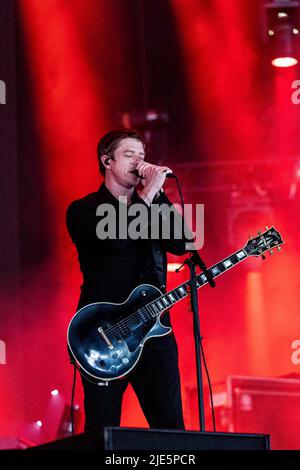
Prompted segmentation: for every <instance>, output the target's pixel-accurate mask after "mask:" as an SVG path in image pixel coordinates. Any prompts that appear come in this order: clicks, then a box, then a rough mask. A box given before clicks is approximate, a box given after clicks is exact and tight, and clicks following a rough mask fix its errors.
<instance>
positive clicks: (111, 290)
mask: <svg viewBox="0 0 300 470" xmlns="http://www.w3.org/2000/svg"><path fill="white" fill-rule="evenodd" d="M132 202H133V203H137V202H138V203H140V204H143V205H145V206H146V204H145V203H144V201H143V200H142V199H141V198H139V196H138V195H137V193H136V192H135V193H134V196H133V201H132ZM103 203H110V204H112V205H113V206H114V207H115V209H116V214H117V219H118V207H119V201H118V200H117V199H116V198H115V197H114V196H113V195H112V194H111V193H110V191H109V190H108V189H107V187H106V186H105V184H102V185H101V186H100V188H99V190H98V191H97V192H94V193H91V194H88V195H87V196H85V197H84V198H82V199H79V200H76V201H73V202H72V203H71V204H70V206H69V207H68V209H67V215H66V221H67V227H68V231H69V233H70V236H71V238H72V240H73V242H74V243H75V245H76V247H77V251H78V260H79V263H80V269H81V271H82V273H83V285H82V293H81V296H80V301H79V306H78V307H82V306H83V305H86V304H87V303H92V302H97V301H102V302H103V301H108V302H123V301H124V300H125V299H126V298H127V297H128V295H129V294H130V292H131V291H132V290H133V289H134V287H136V286H137V285H139V284H142V283H149V284H153V285H155V286H157V287H159V288H162V289H164V286H162V284H163V282H161V280H162V279H165V278H166V252H167V251H169V252H171V253H175V254H178V255H180V254H183V253H184V252H185V242H184V240H182V239H176V240H175V239H171V238H170V239H169V240H162V239H160V240H155V241H152V240H150V239H137V240H132V239H130V238H126V239H109V238H106V239H105V240H100V239H99V238H98V237H97V234H96V226H97V223H98V222H99V220H100V218H99V216H97V215H96V209H97V207H98V206H99V205H100V204H103ZM155 204H167V205H168V206H171V203H170V201H169V200H168V198H167V196H166V195H165V193H162V194H161V195H160V196H159V197H158V198H157V199H156V200H155ZM146 207H147V209H148V206H146ZM128 222H130V217H129V218H128ZM171 233H172V231H171ZM153 252H154V253H155V258H156V259H154V256H153ZM157 258H159V259H157ZM159 261H161V262H159ZM160 270H161V271H163V272H161V273H159V271H160ZM159 274H161V275H159ZM164 284H165V283H164Z"/></svg>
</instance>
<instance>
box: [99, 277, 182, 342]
mask: <svg viewBox="0 0 300 470" xmlns="http://www.w3.org/2000/svg"><path fill="white" fill-rule="evenodd" d="M179 287H181V286H179ZM176 289H177V288H176ZM174 290H175V289H174ZM174 290H173V291H171V292H174ZM176 295H177V297H178V299H177V300H181V299H183V298H184V297H179V295H178V294H177V292H176ZM162 297H163V296H161V297H158V298H157V299H155V301H154V302H157V301H158V300H160V299H161V298H162ZM175 299H176V298H175ZM177 300H176V301H177ZM147 305H151V303H150V304H147ZM147 305H145V306H144V307H142V308H141V309H139V310H138V311H137V312H134V313H133V314H131V315H129V316H128V317H127V318H125V319H123V320H121V321H119V322H118V323H116V324H114V325H113V326H111V327H109V328H107V330H104V333H105V334H106V335H109V334H111V333H113V332H114V330H118V329H121V328H122V323H123V325H124V323H125V322H126V323H128V324H133V323H134V322H135V321H136V320H137V319H138V318H139V316H140V313H139V312H142V313H148V314H149V313H150V315H151V312H149V310H148V308H147ZM170 307H172V304H171V305H169V306H168V307H166V308H164V310H162V311H161V312H159V313H163V312H164V311H165V310H168V309H169V308H170ZM156 316H158V315H155V317H153V316H152V315H151V318H156Z"/></svg>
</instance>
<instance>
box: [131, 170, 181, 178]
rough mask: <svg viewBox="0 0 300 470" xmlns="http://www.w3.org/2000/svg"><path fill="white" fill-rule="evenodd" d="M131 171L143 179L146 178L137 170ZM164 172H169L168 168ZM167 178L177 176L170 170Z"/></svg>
mask: <svg viewBox="0 0 300 470" xmlns="http://www.w3.org/2000/svg"><path fill="white" fill-rule="evenodd" d="M130 173H133V174H134V175H135V176H138V177H139V178H141V179H143V178H145V177H144V176H140V175H139V172H138V171H137V170H132V171H131V172H130ZM164 173H167V170H165V171H164ZM166 178H176V176H175V175H174V173H170V172H169V173H167V174H166Z"/></svg>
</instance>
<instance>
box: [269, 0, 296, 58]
mask: <svg viewBox="0 0 300 470" xmlns="http://www.w3.org/2000/svg"><path fill="white" fill-rule="evenodd" d="M265 8H266V23H267V35H268V37H269V45H270V55H271V63H272V65H273V66H274V67H292V66H293V65H296V64H297V63H298V57H299V40H298V35H299V28H300V24H299V1H293V0H273V1H272V2H267V3H266V4H265Z"/></svg>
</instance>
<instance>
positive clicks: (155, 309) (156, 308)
mask: <svg viewBox="0 0 300 470" xmlns="http://www.w3.org/2000/svg"><path fill="white" fill-rule="evenodd" d="M151 306H152V308H153V310H154V313H155V315H157V314H158V313H160V310H159V308H158V306H157V305H156V303H155V302H152V304H151Z"/></svg>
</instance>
